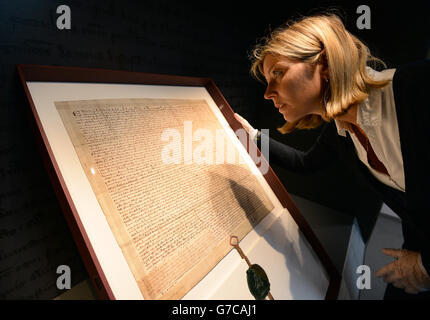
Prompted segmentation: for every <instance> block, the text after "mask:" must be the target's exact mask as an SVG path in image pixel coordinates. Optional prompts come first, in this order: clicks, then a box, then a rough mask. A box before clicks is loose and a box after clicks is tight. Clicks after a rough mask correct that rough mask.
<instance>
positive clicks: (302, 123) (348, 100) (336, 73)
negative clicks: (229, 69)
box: [251, 14, 389, 133]
mask: <svg viewBox="0 0 430 320" xmlns="http://www.w3.org/2000/svg"><path fill="white" fill-rule="evenodd" d="M268 54H272V55H278V56H284V57H286V58H288V59H290V60H293V61H301V62H306V63H309V64H312V65H315V64H317V63H324V64H326V66H327V67H328V82H327V83H326V85H325V86H323V91H324V92H323V99H324V102H323V105H324V107H323V110H322V115H321V116H320V115H316V114H311V115H306V116H304V117H303V118H301V119H299V120H297V121H295V122H291V123H289V122H287V123H285V124H284V125H283V126H282V127H281V128H278V130H279V131H280V132H281V133H288V132H291V131H293V130H294V129H312V128H316V127H318V126H319V125H321V124H322V123H323V121H326V122H329V121H331V120H332V119H333V118H334V117H336V116H340V115H342V114H344V113H345V112H346V111H347V110H348V109H349V107H351V106H353V105H354V104H357V103H360V102H362V101H363V100H365V99H366V98H367V96H368V90H369V88H381V87H384V86H385V85H387V84H388V83H389V80H387V81H376V80H373V79H372V78H371V77H370V76H369V75H368V74H367V73H366V66H367V64H368V62H371V61H373V62H375V63H376V62H379V63H381V64H382V65H383V66H384V67H385V68H386V65H385V63H384V62H383V61H382V60H380V59H378V58H375V57H374V56H372V55H371V54H370V50H369V49H368V47H367V46H366V45H365V44H363V43H362V42H361V41H360V40H359V39H358V38H356V37H355V36H354V35H352V34H351V33H349V32H348V31H347V30H346V29H345V26H344V25H343V22H342V20H341V19H340V18H339V17H338V16H337V15H335V14H319V15H316V16H309V17H305V18H302V19H301V20H298V21H290V22H288V23H287V24H285V25H284V26H281V27H279V28H278V29H276V30H274V31H273V32H272V33H271V34H270V35H269V36H268V37H266V38H264V39H263V44H259V45H257V46H256V47H255V48H254V50H253V52H252V56H251V58H252V60H253V62H252V67H251V73H252V75H253V76H254V77H256V78H257V79H258V80H260V81H262V82H265V79H264V73H263V62H264V58H265V57H266V56H267V55H268Z"/></svg>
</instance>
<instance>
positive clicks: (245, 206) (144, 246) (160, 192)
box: [55, 99, 274, 299]
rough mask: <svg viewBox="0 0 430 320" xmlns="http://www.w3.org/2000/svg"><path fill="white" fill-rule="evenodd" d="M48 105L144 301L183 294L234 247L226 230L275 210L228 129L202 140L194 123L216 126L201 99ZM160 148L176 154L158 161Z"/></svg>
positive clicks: (213, 129) (243, 227) (242, 231)
mask: <svg viewBox="0 0 430 320" xmlns="http://www.w3.org/2000/svg"><path fill="white" fill-rule="evenodd" d="M55 105H56V108H57V110H58V112H59V114H60V117H61V119H62V121H63V123H64V126H65V128H66V129H67V132H68V134H69V136H70V138H71V141H72V143H73V145H74V147H75V150H76V152H77V154H78V157H79V160H80V162H81V164H82V167H83V169H84V171H85V174H86V176H87V178H88V180H89V182H90V184H91V186H92V188H93V190H94V194H95V195H96V197H97V200H98V201H99V203H100V206H101V208H102V210H103V212H104V214H105V216H106V219H107V222H108V224H109V226H110V227H111V229H112V232H113V234H114V236H115V238H116V240H117V242H118V244H119V246H120V248H121V250H122V252H123V254H124V257H125V259H126V261H127V263H128V265H129V267H130V270H131V272H132V274H133V275H134V277H135V279H136V281H137V283H138V286H139V288H140V290H141V292H142V295H143V296H144V298H145V299H179V298H181V297H183V296H184V295H185V294H186V293H187V292H188V291H189V290H190V289H191V288H192V287H193V286H195V285H196V284H197V283H198V282H199V281H200V280H201V279H202V278H203V277H204V276H205V275H206V274H207V273H208V272H209V271H210V270H211V269H212V268H213V267H214V266H215V265H216V264H217V263H218V262H219V261H220V260H221V259H222V258H223V257H224V256H225V255H226V254H227V253H228V252H229V251H230V250H231V249H232V247H231V246H230V244H229V236H230V235H233V234H234V235H237V236H238V237H239V239H242V238H243V237H244V236H245V235H246V234H247V233H248V232H249V231H250V230H251V229H252V227H253V226H255V225H256V224H258V223H259V222H260V221H261V219H263V218H264V217H265V216H266V215H267V214H268V213H269V212H270V211H271V210H272V209H273V208H274V206H273V204H272V203H271V201H270V200H269V198H268V197H267V196H266V194H265V192H264V190H263V188H262V187H261V186H260V183H259V182H258V180H257V178H256V177H255V176H254V175H253V174H252V173H251V171H250V169H249V168H248V166H247V165H246V164H244V161H241V155H240V154H239V152H238V151H237V150H236V149H235V148H236V147H235V146H234V145H233V143H232V142H231V141H230V140H229V139H230V138H229V137H227V135H225V136H224V138H223V143H222V144H219V143H218V142H219V140H217V141H218V142H216V141H212V147H213V148H212V149H211V150H213V154H211V153H210V152H208V150H210V148H209V149H208V148H206V149H205V148H202V146H203V145H204V146H206V147H207V146H208V145H209V146H210V145H211V141H209V140H210V139H209V138H210V136H209V138H208V136H207V135H204V134H203V135H201V134H200V135H199V134H197V133H198V132H199V129H204V130H206V131H205V132H206V133H208V132H210V133H212V137H213V138H215V137H216V136H217V134H218V136H219V133H220V132H221V131H223V128H222V126H221V124H220V123H219V121H218V119H217V118H216V116H215V114H214V113H213V111H212V110H211V109H210V107H209V105H208V104H207V103H206V101H205V100H191V99H190V100H179V99H110V100H81V101H57V102H55ZM190 124H191V125H192V130H191V131H190ZM166 130H167V131H166ZM204 130H203V131H202V130H200V133H202V132H204ZM172 132H173V133H175V132H176V133H177V134H176V135H174V134H172ZM217 132H218V133H217ZM166 133H167V134H166ZM166 137H168V138H169V137H170V138H169V139H167V138H166ZM178 137H179V138H178ZM187 137H188V138H190V137H191V139H193V141H192V144H190V143H189V142H190V141H189V140H187V141H188V143H187V142H184V138H187ZM173 142H176V143H180V148H177V149H175V148H171V146H172V145H174V144H173ZM203 142H204V143H203ZM191 145H192V147H191ZM220 145H223V147H222V148H223V149H224V154H225V156H224V159H225V160H224V163H222V161H218V162H221V163H217V162H216V159H217V156H219V154H220V153H219V152H216V151H217V150H216V147H217V146H218V147H219V146H220ZM190 149H191V151H192V152H191V158H190V154H189V153H187V152H188V151H190ZM219 149H220V148H219ZM219 149H218V151H219ZM166 150H168V151H169V152H170V153H169V152H167V153H166ZM232 150H233V159H235V162H234V163H231V161H228V162H227V154H229V156H230V160H231V155H232V153H231V151H232ZM166 154H170V155H171V156H172V157H173V156H175V155H176V158H175V159H180V161H175V163H166V161H165V158H163V155H166ZM194 154H197V155H200V156H201V157H200V158H194V157H193V155H194ZM201 158H203V159H206V160H207V159H209V160H207V162H205V161H203V162H202V161H200V162H199V161H197V160H196V159H201ZM210 159H213V161H212V162H210ZM163 160H164V161H163ZM218 160H219V159H218ZM196 162H198V163H196Z"/></svg>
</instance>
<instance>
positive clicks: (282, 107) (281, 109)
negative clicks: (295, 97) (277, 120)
mask: <svg viewBox="0 0 430 320" xmlns="http://www.w3.org/2000/svg"><path fill="white" fill-rule="evenodd" d="M277 108H278V111H279V113H282V112H283V111H285V109H286V105H285V104H281V105H280V106H279V107H277Z"/></svg>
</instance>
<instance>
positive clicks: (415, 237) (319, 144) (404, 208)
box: [269, 60, 430, 274]
mask: <svg viewBox="0 0 430 320" xmlns="http://www.w3.org/2000/svg"><path fill="white" fill-rule="evenodd" d="M428 77H430V60H425V61H420V62H415V63H411V64H407V65H403V66H401V67H399V68H397V69H396V72H395V74H394V77H393V91H394V99H395V104H396V112H397V121H398V126H399V135H400V145H401V150H402V157H403V167H404V173H405V189H406V192H402V191H399V190H397V189H394V188H392V187H389V186H387V185H385V184H383V183H382V182H380V181H379V180H377V179H376V178H375V177H374V176H373V175H372V174H371V172H370V171H369V169H368V168H367V167H366V165H365V164H364V163H362V162H361V161H360V159H359V158H358V156H357V155H356V152H355V149H354V148H355V147H354V144H353V142H352V139H351V137H350V135H349V133H348V132H347V136H346V137H343V136H340V135H339V134H338V133H337V128H336V124H335V122H334V121H331V122H329V123H326V124H325V125H324V127H323V129H322V131H321V134H320V136H319V137H318V138H317V141H316V142H315V144H314V145H313V146H312V147H311V148H310V149H309V150H308V151H306V152H303V151H300V150H297V149H294V148H292V147H289V146H287V145H284V144H282V143H280V142H278V141H275V140H273V139H270V145H269V149H270V160H271V161H273V162H276V163H278V164H281V165H282V166H283V167H285V168H286V169H288V170H291V171H294V172H298V173H303V174H309V173H312V172H315V171H317V170H319V169H322V168H324V167H326V166H328V165H329V164H331V163H333V162H335V161H342V162H343V163H345V164H346V166H347V167H348V168H349V169H351V170H352V172H353V173H354V175H355V176H356V177H357V178H358V179H362V180H364V181H365V183H367V184H368V185H369V186H370V187H371V188H373V189H374V190H375V191H376V192H377V193H378V194H379V195H380V197H381V200H382V201H383V202H384V203H385V204H386V205H388V206H389V207H390V208H391V209H392V210H393V211H394V212H395V213H396V214H397V215H398V216H399V217H400V218H401V219H402V226H403V236H404V240H405V241H404V244H403V248H404V249H409V250H413V251H418V252H421V257H422V261H423V264H424V267H425V268H426V270H427V272H428V273H429V274H430V193H429V192H428V190H430V188H428V185H429V183H430V174H429V171H428V170H427V166H428V165H429V164H430V151H429V146H430V143H429V138H430V134H429V132H428V131H427V126H430V105H429V102H428V95H429V94H430V85H429V83H430V81H429V79H428Z"/></svg>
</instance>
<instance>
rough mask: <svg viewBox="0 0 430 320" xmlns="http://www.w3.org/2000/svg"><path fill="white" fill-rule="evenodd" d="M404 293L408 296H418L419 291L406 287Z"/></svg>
mask: <svg viewBox="0 0 430 320" xmlns="http://www.w3.org/2000/svg"><path fill="white" fill-rule="evenodd" d="M405 292H406V293H409V294H418V293H419V291H418V290H417V289H415V288H413V287H406V288H405Z"/></svg>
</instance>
